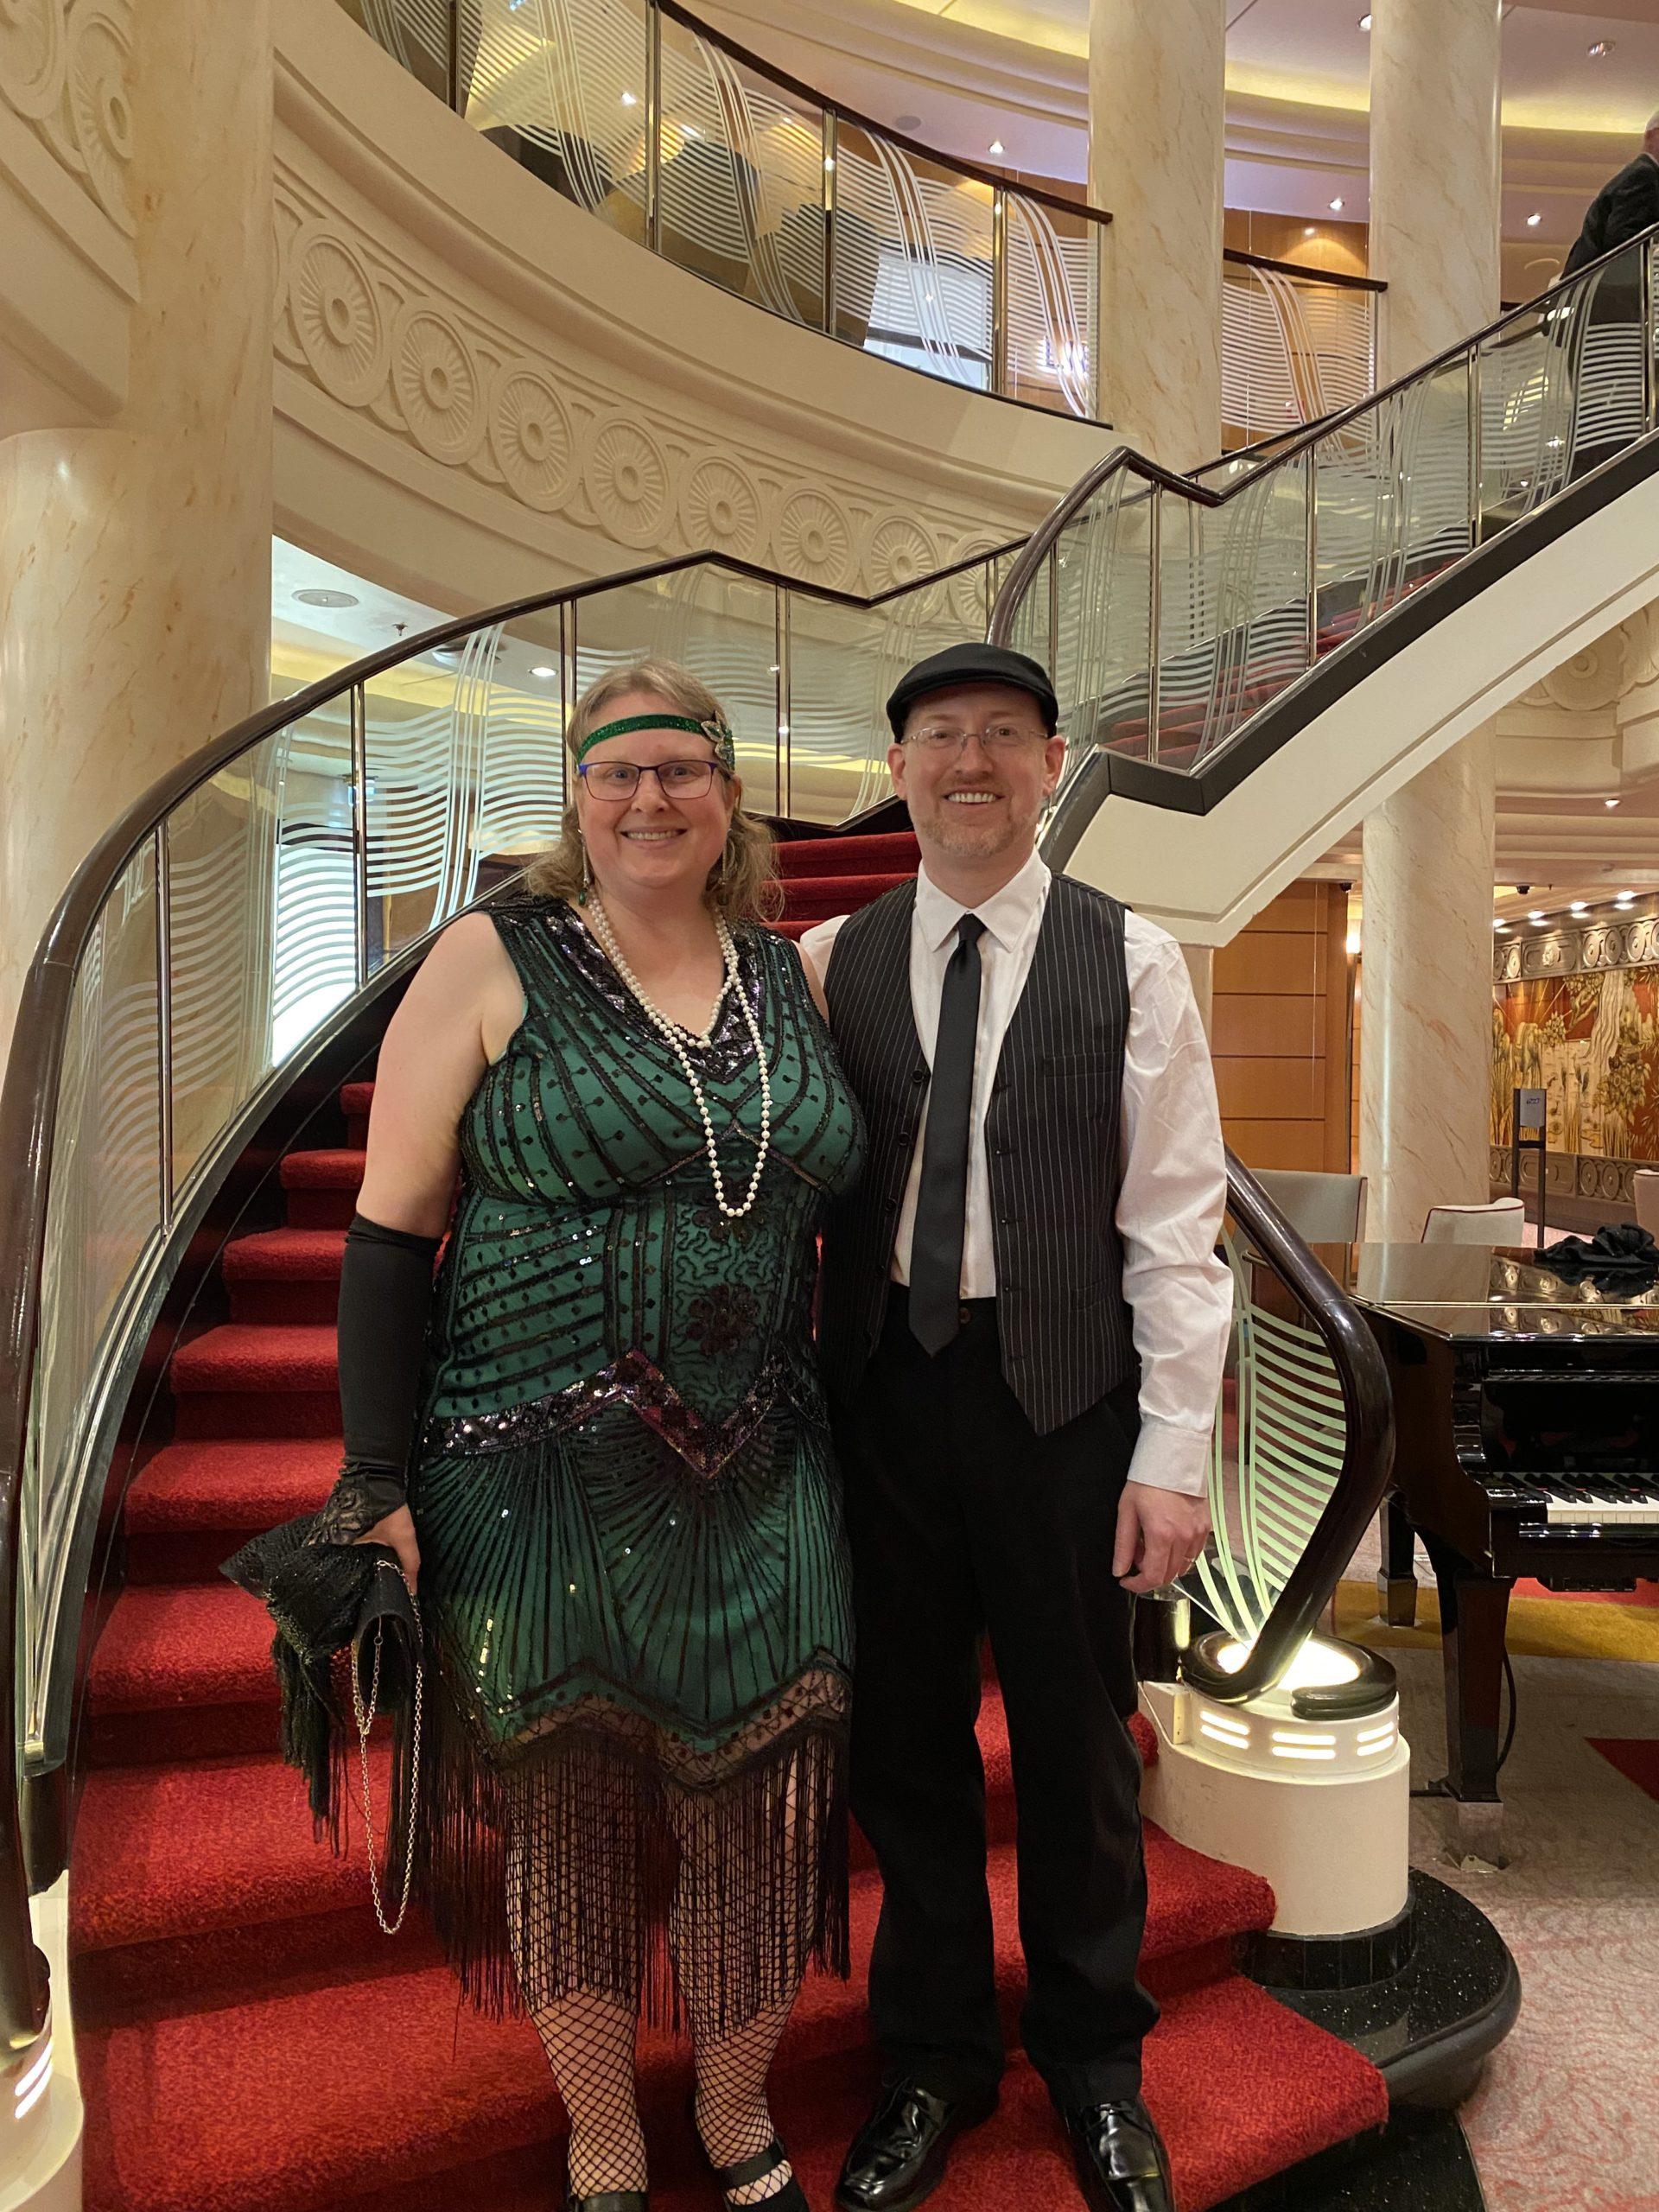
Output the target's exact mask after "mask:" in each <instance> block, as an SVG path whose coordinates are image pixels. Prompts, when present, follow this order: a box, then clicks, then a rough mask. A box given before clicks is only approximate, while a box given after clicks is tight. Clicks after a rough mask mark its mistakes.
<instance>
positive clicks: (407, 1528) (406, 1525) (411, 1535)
mask: <svg viewBox="0 0 1659 2212" xmlns="http://www.w3.org/2000/svg"><path fill="white" fill-rule="evenodd" d="M355 1541H357V1542H358V1543H359V1544H385V1545H386V1546H387V1548H389V1549H390V1550H391V1551H394V1552H396V1553H397V1564H398V1566H399V1567H401V1568H402V1569H403V1571H404V1581H405V1582H406V1583H407V1584H408V1585H409V1587H410V1594H411V1596H412V1595H413V1593H414V1589H415V1585H416V1582H417V1580H419V1579H420V1572H421V1548H420V1546H419V1544H417V1543H416V1541H415V1516H414V1515H413V1514H412V1513H411V1512H410V1510H409V1508H408V1507H407V1506H406V1505H400V1506H399V1507H398V1508H397V1511H396V1512H395V1513H388V1514H387V1516H386V1517H385V1520H384V1521H377V1522H375V1524H374V1526H373V1528H372V1529H365V1530H364V1531H363V1534H362V1535H360V1536H359V1537H357V1538H356V1539H355Z"/></svg>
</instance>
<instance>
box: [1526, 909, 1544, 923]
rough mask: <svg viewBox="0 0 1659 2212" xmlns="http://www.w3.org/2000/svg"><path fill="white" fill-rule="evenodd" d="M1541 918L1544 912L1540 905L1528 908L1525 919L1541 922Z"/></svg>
mask: <svg viewBox="0 0 1659 2212" xmlns="http://www.w3.org/2000/svg"><path fill="white" fill-rule="evenodd" d="M1543 918H1544V914H1543V909H1542V907H1541V906H1532V907H1529V909H1528V912H1527V919H1528V920H1529V922H1541V921H1542V920H1543Z"/></svg>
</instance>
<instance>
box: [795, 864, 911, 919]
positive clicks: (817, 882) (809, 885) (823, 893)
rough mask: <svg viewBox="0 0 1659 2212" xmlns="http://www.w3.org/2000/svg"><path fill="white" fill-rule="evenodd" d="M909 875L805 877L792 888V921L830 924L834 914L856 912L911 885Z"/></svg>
mask: <svg viewBox="0 0 1659 2212" xmlns="http://www.w3.org/2000/svg"><path fill="white" fill-rule="evenodd" d="M909 880H910V877H909V876H908V875H907V874H899V873H898V872H896V871H895V872H894V873H893V874H888V875H802V876H797V877H796V878H795V880H794V881H793V882H792V883H791V885H790V887H789V906H788V910H787V911H788V917H789V919H790V920H791V921H792V922H798V921H818V922H822V921H827V920H828V919H829V916H830V915H831V914H851V913H855V912H857V910H858V909H859V907H861V906H869V905H870V904H871V902H872V901H873V900H874V899H880V897H881V896H882V894H883V893H885V892H888V891H891V890H893V888H894V887H896V886H897V885H899V884H900V883H908V882H909Z"/></svg>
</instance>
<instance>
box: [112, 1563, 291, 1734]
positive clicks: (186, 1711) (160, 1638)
mask: <svg viewBox="0 0 1659 2212" xmlns="http://www.w3.org/2000/svg"><path fill="white" fill-rule="evenodd" d="M270 1638H271V1629H270V1617H269V1615H268V1614H267V1613H266V1611H265V1610H264V1606H262V1605H259V1604H258V1602H257V1600H256V1599H252V1598H251V1597H249V1596H248V1594H247V1593H246V1592H245V1591H242V1590H238V1589H237V1588H236V1587H235V1586H234V1585H232V1583H229V1582H224V1581H219V1582H207V1583H202V1584H200V1585H195V1584H189V1583H183V1584H177V1585H168V1584H163V1585H161V1586H156V1587H148V1588H147V1587H143V1586H140V1587H137V1588H131V1589H127V1590H124V1591H123V1592H122V1593H121V1596H120V1598H119V1599H118V1600H117V1602H116V1605H115V1607H114V1609H113V1611H111V1615H110V1618H109V1620H108V1622H107V1623H106V1624H105V1629H104V1633H103V1634H102V1636H100V1637H99V1641H98V1649H96V1651H94V1653H93V1654H92V1665H91V1668H90V1669H89V1670H88V1676H87V1728H88V1734H87V1750H88V1753H89V1756H90V1758H91V1762H92V1764H93V1765H94V1766H111V1765H118V1764H119V1765H129V1764H133V1763H134V1762H140V1761H142V1762H145V1763H149V1762H152V1761H156V1760H165V1759H194V1758H219V1757H223V1756H226V1755H227V1754H232V1755H241V1754H245V1753H249V1752H253V1753H259V1752H266V1751H275V1750H276V1748H277V1678H276V1675H275V1674H274V1673H273V1672H272V1669H271V1664H270Z"/></svg>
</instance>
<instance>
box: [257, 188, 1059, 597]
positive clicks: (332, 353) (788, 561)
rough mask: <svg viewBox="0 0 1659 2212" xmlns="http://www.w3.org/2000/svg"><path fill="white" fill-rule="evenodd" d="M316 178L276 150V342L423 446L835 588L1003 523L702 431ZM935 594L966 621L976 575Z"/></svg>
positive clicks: (586, 526)
mask: <svg viewBox="0 0 1659 2212" xmlns="http://www.w3.org/2000/svg"><path fill="white" fill-rule="evenodd" d="M490 158H494V156H493V155H492V156H490ZM326 188H327V175H326V173H321V172H318V171H315V170H313V169H311V168H309V166H308V168H307V171H306V173H305V174H302V173H301V171H300V170H299V168H297V167H296V166H294V165H292V164H291V163H289V162H284V161H283V159H281V158H280V157H279V160H278V163H277V259H278V283H277V325H276V350H277V356H278V358H279V359H281V360H283V362H285V363H287V364H288V365H289V366H290V367H291V368H293V369H295V370H296V371H298V372H300V373H301V374H302V375H303V376H304V377H305V378H307V379H308V381H309V382H311V383H312V384H313V385H315V386H316V387H317V388H318V389H319V390H320V391H322V392H324V393H326V394H327V397H329V398H330V399H332V400H334V401H335V402H336V403H338V404H339V405H340V406H341V407H343V408H345V409H346V410H350V411H351V412H352V413H353V414H361V415H365V416H369V417H370V418H372V421H373V422H374V423H377V424H378V426H379V427H380V428H381V429H385V430H388V431H391V433H393V434H394V435H396V436H397V437H398V438H400V439H402V440H404V441H405V442H407V443H408V444H409V445H410V446H411V447H412V448H416V450H417V451H418V452H419V453H420V454H422V455H423V456H424V457H425V459H426V460H428V461H434V462H436V463H437V464H439V465H440V466H441V467H443V468H444V469H446V470H450V471H454V472H455V473H457V474H464V475H466V476H467V477H469V478H471V479H472V480H474V482H476V483H479V484H482V485H486V486H490V487H491V488H492V489H493V490H494V491H495V492H497V493H499V494H500V496H501V497H502V498H503V499H505V500H508V501H511V502H512V503H513V504H514V505H515V506H518V507H522V508H527V509H530V510H531V511H533V512H536V513H538V514H545V515H559V516H561V517H563V518H565V519H567V520H569V522H571V523H574V524H575V525H577V526H578V527H579V528H582V529H583V530H590V531H594V532H595V533H597V534H598V535H599V536H600V537H603V538H605V539H607V540H608V541H610V542H611V543H613V544H614V545H615V546H618V547H620V548H621V549H623V550H625V551H626V552H628V553H636V554H637V553H652V554H663V555H670V554H675V553H681V552H691V551H696V550H700V549H702V548H703V547H710V548H714V549H716V550H721V551H727V552H730V553H733V554H735V555H739V556H742V557H744V558H746V559H748V560H752V561H754V562H757V563H760V564H762V565H765V566H770V567H774V568H777V569H780V570H782V571H783V572H784V573H785V574H786V575H791V576H796V577H799V578H801V579H803V580H804V581H808V582H823V583H829V584H834V585H837V586H841V587H842V588H850V589H863V590H868V591H881V590H885V589H887V588H889V587H891V586H893V585H896V584H903V583H907V582H912V580H913V579H914V578H915V577H917V576H918V575H925V573H926V572H927V571H928V570H929V569H934V568H937V567H938V566H940V565H942V564H946V563H950V562H953V561H956V560H959V559H962V558H964V557H967V556H968V555H969V553H971V552H973V551H976V550H985V549H987V548H988V547H989V546H991V545H994V544H995V543H999V542H1005V537H1002V538H1000V537H999V536H998V535H997V534H996V533H987V531H986V530H985V528H984V518H983V517H982V515H981V516H974V517H969V516H964V515H963V514H962V513H961V512H953V511H952V510H951V509H950V508H949V507H948V506H944V505H940V506H939V507H938V508H933V507H931V506H930V507H927V508H925V509H924V510H923V511H921V512H918V511H917V509H916V507H915V506H914V505H913V504H910V503H906V504H905V505H895V504H894V501H893V489H894V486H893V478H892V476H889V477H888V478H887V480H885V481H883V482H882V483H880V484H876V483H872V482H868V481H862V482H861V481H859V480H856V479H853V478H850V477H849V475H848V474H846V472H845V471H844V470H837V471H831V470H829V469H826V468H823V467H815V465H814V457H813V456H812V454H811V453H810V448H809V447H807V446H806V445H805V444H804V442H803V444H802V445H801V446H798V448H796V449H795V450H794V451H792V452H791V451H788V450H784V449H775V450H772V451H767V450H766V449H764V448H759V447H758V445H757V443H756V442H755V441H753V439H750V440H748V441H745V440H744V439H743V437H742V436H741V432H740V430H739V428H738V426H737V425H736V424H735V423H734V425H733V426H732V429H731V430H730V431H729V432H722V431H721V429H719V427H718V426H717V425H716V424H713V423H707V422H706V421H705V422H703V423H698V422H697V421H696V420H695V419H694V418H693V416H691V414H690V411H689V410H683V409H682V410H676V409H675V408H674V407H673V405H672V394H671V392H669V391H664V392H662V393H660V394H651V395H647V394H643V393H639V392H635V393H626V394H625V393H623V392H621V391H619V388H618V379H617V378H616V376H615V374H614V372H613V373H611V374H609V375H608V376H607V374H606V373H605V372H604V368H603V365H602V364H600V363H596V362H594V361H592V360H590V359H587V358H586V357H585V356H583V355H582V354H579V353H561V352H560V351H559V350H556V342H555V340H554V334H551V333H550V334H548V337H547V338H546V339H545V340H543V342H541V343H532V342H531V340H529V339H528V337H527V335H526V334H525V333H524V330H523V329H522V328H520V329H514V328H512V327H510V325H509V322H508V321H507V320H506V318H505V316H504V315H501V314H499V312H494V311H493V303H492V302H490V300H489V299H488V297H487V296H486V295H481V294H480V293H478V292H477V291H475V290H473V289H469V288H468V286H467V282H466V279H465V278H464V277H462V276H461V275H460V274H459V273H458V272H457V271H456V270H454V269H452V268H450V267H448V266H446V265H443V264H436V263H435V260H432V261H423V260H421V259H417V257H416V256H417V255H418V254H419V252H420V249H419V248H418V247H416V249H415V250H414V251H409V250H408V246H407V241H404V240H402V239H394V238H391V237H388V238H379V237H377V236H375V235H374V234H373V232H372V230H371V229H370V227H369V226H368V225H367V224H366V223H365V222H364V221H363V220H361V219H359V217H358V215H357V214H356V213H355V212H353V211H351V210H348V208H347V207H345V206H344V205H331V204H330V200H329V196H328V194H327V189H326ZM348 196H350V195H349V194H346V192H343V191H342V192H341V193H340V195H339V197H340V200H342V201H343V200H346V198H347V197H348ZM900 458H901V457H900V456H899V455H898V454H895V456H894V459H895V461H899V460H900ZM916 460H917V457H916V456H914V455H912V454H904V455H903V456H902V461H904V462H906V463H909V464H911V465H912V467H913V466H915V465H916ZM921 465H922V466H923V467H925V456H924V457H922V464H921ZM1019 526H1020V525H1019V524H1018V523H1017V522H1013V521H1011V523H1010V526H1009V529H1008V531H1007V533H1006V536H1014V535H1016V534H1017V533H1018V530H1019ZM595 565H596V566H598V565H601V564H599V563H596V564H595ZM958 601H960V605H958V603H957V602H958ZM951 606H952V611H953V613H959V614H960V615H961V617H962V619H963V620H964V621H967V622H970V623H972V624H973V625H974V626H979V625H981V624H982V622H983V620H984V608H983V599H982V590H981V588H980V587H979V585H978V582H977V579H976V578H969V579H965V580H964V588H961V589H959V590H957V592H956V593H955V594H954V596H953V598H952V601H951Z"/></svg>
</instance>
